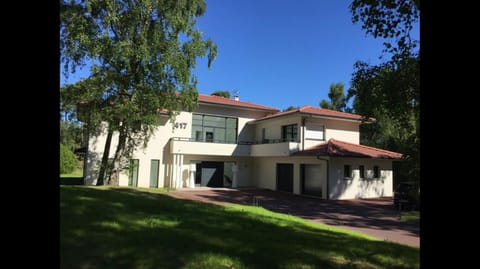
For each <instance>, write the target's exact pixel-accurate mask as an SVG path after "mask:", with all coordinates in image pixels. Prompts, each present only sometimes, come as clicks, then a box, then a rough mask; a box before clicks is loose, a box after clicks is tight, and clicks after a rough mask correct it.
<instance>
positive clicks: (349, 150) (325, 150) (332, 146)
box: [293, 138, 403, 159]
mask: <svg viewBox="0 0 480 269" xmlns="http://www.w3.org/2000/svg"><path fill="white" fill-rule="evenodd" d="M293 155H297V156H330V157H356V158H377V159H400V158H402V156H403V155H402V154H401V153H397V152H393V151H388V150H384V149H379V148H374V147H368V146H364V145H357V144H352V143H348V142H344V141H340V140H335V139H333V138H331V139H330V140H328V142H327V143H324V144H320V145H317V146H314V147H311V148H308V149H306V150H303V151H299V152H296V153H294V154H293Z"/></svg>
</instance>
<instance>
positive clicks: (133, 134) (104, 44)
mask: <svg viewBox="0 0 480 269" xmlns="http://www.w3.org/2000/svg"><path fill="white" fill-rule="evenodd" d="M205 10H206V3H205V2H204V1H203V0H189V1H186V0H184V1H177V0H149V1H128V0H91V1H88V0H78V1H74V0H72V1H66V0H64V1H62V2H61V9H60V20H61V25H60V50H61V62H62V63H63V64H64V70H65V75H66V76H68V74H69V73H74V72H75V70H76V68H77V67H78V66H84V65H85V64H87V63H89V64H90V65H91V69H90V75H89V77H88V78H87V79H86V80H84V81H80V82H78V84H77V85H74V86H66V87H64V93H63V96H65V98H66V99H68V103H69V104H79V103H81V102H82V104H83V105H84V106H86V107H87V108H86V109H85V110H86V111H88V113H87V114H88V122H89V123H90V124H91V126H89V129H90V132H93V131H94V130H93V129H94V128H90V127H99V126H101V125H99V124H98V123H99V122H106V123H108V125H107V128H108V132H109V133H111V132H114V131H115V132H118V134H119V140H118V145H117V148H116V150H115V157H114V165H113V168H112V169H114V170H115V171H120V170H125V169H128V163H129V162H128V158H129V157H130V156H131V154H132V152H133V150H134V149H135V148H137V147H138V146H140V145H142V144H143V145H146V143H147V142H148V139H149V137H150V135H151V134H152V132H153V130H154V129H155V125H156V124H157V122H158V109H159V108H163V109H166V111H168V113H169V116H170V117H171V118H172V119H174V117H175V115H176V113H177V111H179V110H180V109H181V108H183V109H186V110H192V109H193V108H194V107H195V106H196V103H197V98H198V92H197V89H196V85H197V80H196V77H195V76H194V75H193V74H192V70H193V68H195V66H196V59H197V57H203V56H206V55H208V66H209V67H210V65H211V63H212V61H213V60H214V58H215V56H216V53H217V46H216V45H215V43H214V42H213V41H212V40H211V39H207V40H205V39H203V37H202V32H201V31H200V30H199V29H196V28H194V26H195V24H196V18H197V17H199V16H202V15H203V14H204V13H205ZM89 86H93V87H92V88H89ZM75 92H81V93H82V94H75ZM62 101H63V100H62ZM65 103H66V102H65ZM92 118H93V119H92ZM107 141H108V139H107ZM105 154H107V156H108V154H109V152H108V151H107V152H104V155H105ZM103 160H105V158H103ZM102 167H106V162H105V161H102ZM116 176H118V174H116ZM102 177H103V175H102V173H100V175H99V179H98V181H97V184H99V185H101V184H103V178H102Z"/></svg>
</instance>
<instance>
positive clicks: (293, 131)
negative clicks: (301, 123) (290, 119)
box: [282, 124, 298, 142]
mask: <svg viewBox="0 0 480 269" xmlns="http://www.w3.org/2000/svg"><path fill="white" fill-rule="evenodd" d="M297 139H298V127H297V124H290V125H283V126H282V141H284V142H287V141H289V142H297Z"/></svg>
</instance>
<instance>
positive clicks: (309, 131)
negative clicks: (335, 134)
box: [305, 123, 325, 141]
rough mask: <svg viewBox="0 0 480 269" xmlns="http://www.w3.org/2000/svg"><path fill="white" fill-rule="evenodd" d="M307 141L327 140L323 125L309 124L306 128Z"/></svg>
mask: <svg viewBox="0 0 480 269" xmlns="http://www.w3.org/2000/svg"><path fill="white" fill-rule="evenodd" d="M305 139H311V140H321V141H324V140H325V126H323V125H321V124H314V123H308V124H307V125H306V128H305Z"/></svg>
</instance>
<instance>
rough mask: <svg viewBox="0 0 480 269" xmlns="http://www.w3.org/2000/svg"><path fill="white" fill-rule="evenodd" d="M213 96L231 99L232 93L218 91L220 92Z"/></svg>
mask: <svg viewBox="0 0 480 269" xmlns="http://www.w3.org/2000/svg"><path fill="white" fill-rule="evenodd" d="M211 95H215V96H221V97H225V98H230V92H229V91H221V90H218V91H214V92H213V93H212V94H211Z"/></svg>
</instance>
